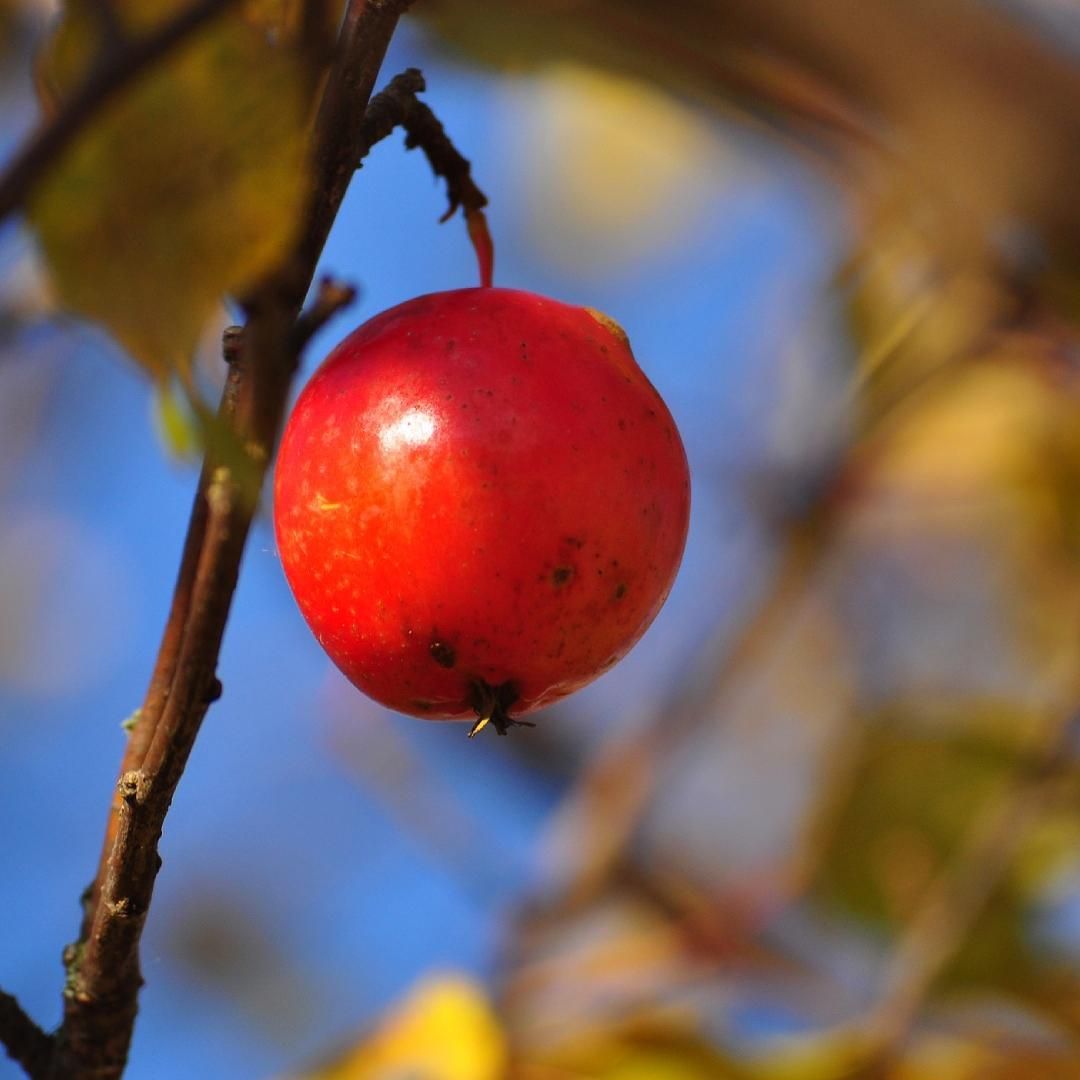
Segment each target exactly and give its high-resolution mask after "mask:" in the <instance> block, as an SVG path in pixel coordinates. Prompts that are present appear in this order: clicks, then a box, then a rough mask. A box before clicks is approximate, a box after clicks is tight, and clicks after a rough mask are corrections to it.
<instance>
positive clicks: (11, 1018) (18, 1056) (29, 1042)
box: [0, 990, 53, 1080]
mask: <svg viewBox="0 0 1080 1080" xmlns="http://www.w3.org/2000/svg"><path fill="white" fill-rule="evenodd" d="M0 1045H2V1046H3V1047H4V1049H5V1050H7V1053H8V1057H10V1058H11V1059H12V1061H17V1062H18V1063H19V1064H20V1065H21V1066H22V1067H23V1071H24V1072H25V1073H26V1075H27V1076H29V1077H30V1078H31V1080H38V1078H42V1077H44V1076H45V1075H46V1069H47V1068H48V1064H49V1056H50V1055H51V1053H52V1047H53V1041H52V1038H51V1036H49V1035H46V1034H45V1032H44V1031H42V1030H41V1028H39V1027H38V1026H37V1024H35V1023H34V1021H33V1020H31V1019H30V1017H29V1016H27V1015H26V1013H25V1012H24V1011H23V1008H22V1006H21V1005H20V1004H19V1003H18V1002H17V1001H16V1000H15V998H13V997H12V996H11V995H10V994H5V993H4V992H3V991H2V990H0Z"/></svg>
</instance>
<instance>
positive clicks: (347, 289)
mask: <svg viewBox="0 0 1080 1080" xmlns="http://www.w3.org/2000/svg"><path fill="white" fill-rule="evenodd" d="M356 296H357V290H356V286H355V285H349V284H348V283H347V282H344V281H336V280H335V279H334V278H332V277H324V278H323V279H322V280H321V281H320V282H319V289H318V292H316V294H315V299H314V300H313V301H312V303H311V305H310V306H309V307H308V308H306V309H305V310H304V311H303V312H301V314H300V317H299V318H298V319H297V320H296V327H295V329H294V331H293V346H294V348H295V349H296V350H297V352H299V351H300V350H301V349H303V348H304V346H305V345H307V343H308V342H309V341H310V340H311V339H312V338H313V337H314V336H315V335H316V334H317V333H318V332H319V331H320V330H321V329H322V328H323V327H324V326H325V325H326V324H327V323H328V322H329V321H330V320H331V319H332V318H333V317H334V316H335V315H336V314H337V313H338V312H339V311H341V310H342V308H345V307H348V306H349V304H351V303H352V302H353V301H354V300H355V299H356Z"/></svg>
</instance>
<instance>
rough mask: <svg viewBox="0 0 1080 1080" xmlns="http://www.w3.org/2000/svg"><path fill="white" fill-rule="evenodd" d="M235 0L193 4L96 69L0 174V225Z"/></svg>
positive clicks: (232, 4) (201, 1) (204, 0)
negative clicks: (121, 100)
mask: <svg viewBox="0 0 1080 1080" xmlns="http://www.w3.org/2000/svg"><path fill="white" fill-rule="evenodd" d="M237 2H238V0H197V2H196V3H193V4H192V5H191V7H189V8H185V9H184V10H183V11H181V12H180V13H179V14H178V15H175V16H173V18H171V19H169V20H168V21H167V22H165V23H163V24H162V25H161V26H160V27H159V28H158V29H156V30H153V31H151V32H150V33H148V34H146V35H145V37H141V38H138V39H136V40H134V41H132V42H131V43H130V44H129V45H128V46H126V47H125V48H123V49H121V50H119V51H118V52H116V54H115V55H113V56H110V58H109V61H108V63H107V64H106V65H98V66H95V67H94V68H93V70H91V72H90V74H89V75H87V77H86V80H85V82H84V83H83V84H82V86H81V87H79V89H77V90H76V91H75V92H74V93H73V94H72V96H71V97H70V98H69V99H68V100H67V101H65V102H64V104H63V106H62V107H61V109H60V111H59V112H58V113H57V114H56V115H55V116H54V117H53V118H52V119H51V120H50V121H49V122H48V123H47V124H46V125H45V126H44V127H42V128H39V129H38V131H37V132H36V133H35V134H34V135H32V136H31V137H30V139H29V140H28V141H27V142H26V143H25V144H24V146H23V148H22V149H21V150H20V151H19V152H18V153H17V154H16V155H15V157H14V158H13V159H12V161H11V164H10V165H9V166H8V167H7V169H6V170H5V172H4V174H3V175H2V176H0V221H3V220H4V219H5V218H7V216H8V215H9V214H12V213H14V212H15V211H16V210H18V209H20V208H21V207H22V206H23V205H24V204H25V202H26V200H27V198H28V197H29V196H30V194H31V192H32V191H33V189H34V185H35V184H37V182H38V181H39V180H40V179H41V177H42V176H43V175H44V174H45V172H46V171H47V170H48V169H49V167H50V166H51V165H52V164H53V163H54V162H55V161H56V160H57V159H58V158H59V157H60V155H61V154H62V153H63V152H64V151H65V150H66V149H67V148H68V147H69V146H70V145H71V143H72V142H73V141H74V140H75V138H76V137H77V136H78V135H79V134H80V133H81V132H82V131H83V130H84V129H85V127H86V126H87V124H89V123H90V121H92V120H93V119H94V117H96V116H97V114H98V113H99V112H100V111H101V109H102V107H103V106H104V105H106V104H107V103H108V101H109V100H110V99H111V98H112V97H113V95H114V94H116V93H117V92H118V91H120V90H122V89H123V88H124V87H125V86H127V85H128V84H129V83H131V82H133V81H134V80H135V79H136V78H138V76H139V75H141V74H142V73H143V72H145V71H146V70H147V69H148V68H150V67H151V66H152V65H153V64H155V63H157V62H158V61H159V60H161V59H162V58H163V57H165V56H166V55H168V54H169V53H170V52H172V51H173V50H174V49H175V48H177V47H178V46H179V45H181V44H183V42H184V41H186V40H187V39H188V38H189V37H191V35H192V34H194V33H195V32H196V31H197V30H199V29H201V28H202V27H203V26H204V25H205V24H206V23H207V22H208V21H209V20H210V19H212V18H214V17H216V16H218V15H220V14H222V13H223V12H224V11H225V10H226V9H227V8H230V7H233V6H235V5H236V3H237Z"/></svg>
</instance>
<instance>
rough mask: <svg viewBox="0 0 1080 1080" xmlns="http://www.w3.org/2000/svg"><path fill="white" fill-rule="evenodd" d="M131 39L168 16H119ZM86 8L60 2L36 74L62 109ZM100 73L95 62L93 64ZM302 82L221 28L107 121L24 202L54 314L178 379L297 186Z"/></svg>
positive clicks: (274, 237) (246, 28) (85, 52)
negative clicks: (97, 326)
mask: <svg viewBox="0 0 1080 1080" xmlns="http://www.w3.org/2000/svg"><path fill="white" fill-rule="evenodd" d="M117 6H118V7H119V8H120V10H121V12H122V14H123V18H124V20H125V26H126V28H127V30H129V31H133V32H145V31H146V29H147V28H148V27H150V26H152V25H154V24H155V23H156V22H158V21H159V20H160V19H161V18H162V17H163V16H165V15H166V14H168V12H170V11H172V10H173V9H175V8H176V7H177V6H178V4H177V3H176V2H175V0H170V2H161V0H158V2H156V3H141V2H140V3H135V2H134V0H126V2H125V3H123V4H122V5H117ZM91 7H92V5H90V4H88V3H86V2H85V0H84V2H82V3H80V2H73V3H72V4H70V5H69V7H68V13H67V16H66V18H65V19H64V21H63V22H62V23H61V24H60V26H59V28H58V30H57V32H56V35H55V37H54V38H53V40H52V41H51V43H50V46H49V50H48V53H47V55H46V56H45V57H44V58H43V61H42V65H41V80H42V83H43V86H44V87H45V93H46V97H47V99H48V100H50V101H52V102H53V103H54V106H55V107H57V108H62V103H63V100H64V98H65V96H66V94H67V93H68V92H69V91H70V89H71V87H72V86H73V85H74V84H75V83H76V82H77V80H78V79H79V77H81V75H82V74H83V73H84V72H85V71H86V70H87V69H88V67H89V66H90V65H91V64H93V63H95V62H98V61H97V58H98V56H99V53H100V49H101V46H100V44H99V42H98V40H97V37H98V35H97V34H96V33H95V26H96V23H94V21H93V19H92V15H91V13H90V8H91ZM101 62H107V60H103V61H101ZM307 87H308V82H307V81H306V79H305V77H304V73H303V70H302V67H301V64H300V60H299V57H298V55H296V54H295V52H291V51H287V50H286V49H284V48H280V47H276V46H275V45H274V44H273V43H272V42H271V40H270V39H269V38H268V37H267V35H266V34H265V33H264V32H263V31H262V30H260V29H259V28H258V27H256V26H253V25H252V24H251V23H249V22H248V21H247V20H246V19H245V18H244V17H243V14H242V13H241V14H236V15H231V16H223V17H220V18H218V19H217V20H215V21H213V22H212V23H211V24H210V25H209V26H208V28H207V29H206V30H204V31H202V32H201V33H200V34H199V35H198V36H197V37H196V38H195V39H194V40H192V41H191V42H189V43H188V44H186V45H185V46H184V47H183V48H182V49H180V50H179V51H177V52H175V53H173V54H171V55H170V56H169V57H168V58H167V59H166V60H165V61H164V62H163V63H161V64H159V65H158V66H157V67H156V68H154V69H153V70H152V71H150V72H149V73H148V74H146V75H145V76H144V77H143V78H141V79H140V80H139V81H138V82H137V83H135V84H134V85H133V86H131V87H130V88H129V89H128V90H127V91H126V92H125V93H123V94H122V95H120V96H119V97H118V98H117V99H116V100H115V101H113V102H112V103H111V104H110V105H108V106H107V107H106V109H105V110H104V111H103V112H102V113H101V114H100V116H99V117H98V118H97V119H96V121H95V122H94V123H93V124H92V125H91V126H90V127H88V129H87V130H86V131H85V132H84V133H83V134H82V135H81V136H80V137H79V138H78V139H77V140H76V141H75V143H74V144H73V145H72V147H71V148H70V150H69V151H68V152H67V153H66V154H65V156H64V157H63V159H62V160H61V161H60V162H59V164H58V165H57V167H56V168H55V169H54V170H53V171H52V172H51V173H50V174H49V175H48V176H47V177H46V178H45V180H44V181H43V182H42V184H41V185H40V186H39V188H38V189H37V191H36V192H35V194H34V197H33V200H32V202H31V205H30V216H31V220H32V222H33V225H34V227H35V229H36V231H37V235H38V239H39V241H40V243H41V246H42V248H43V251H44V255H45V259H46V261H47V263H48V266H49V268H50V270H51V272H52V275H53V278H54V281H55V284H56V288H57V292H58V294H59V297H60V299H61V302H62V303H63V304H64V305H65V306H67V307H68V308H70V309H72V310H73V311H76V312H78V313H79V314H81V315H83V316H85V317H87V318H90V319H94V320H96V321H98V322H101V323H102V324H104V325H105V326H106V327H107V328H108V329H109V330H110V331H111V332H112V334H113V335H114V336H115V337H116V338H117V339H118V340H119V341H120V342H121V344H122V345H123V346H124V347H125V348H126V349H127V350H128V351H129V352H130V353H131V355H132V356H133V357H134V358H135V359H136V360H137V361H138V362H139V363H140V364H142V365H143V366H144V367H146V368H147V369H148V370H149V371H151V372H152V373H153V374H154V375H156V376H158V377H162V376H164V375H165V373H167V372H168V371H170V370H179V371H180V372H182V373H183V372H184V371H186V369H187V367H188V365H189V363H190V358H191V353H192V351H193V349H194V347H195V344H196V341H197V339H198V336H199V332H200V330H201V328H202V326H203V324H204V323H205V322H206V320H207V319H208V318H209V317H210V316H211V315H213V313H214V311H215V310H216V305H217V304H218V302H219V301H220V298H221V295H222V294H223V293H228V292H238V291H242V290H243V289H244V288H246V287H247V286H250V285H251V284H253V283H254V281H255V280H257V278H258V277H259V276H260V275H261V274H263V273H264V272H266V271H267V270H269V268H270V267H271V266H272V265H274V263H275V262H276V261H277V260H278V259H279V258H281V257H282V255H283V254H284V252H285V251H286V250H287V248H288V245H289V243H290V242H291V240H292V237H293V235H294V232H295V229H296V224H297V219H298V210H299V208H300V205H301V201H302V199H303V197H304V193H305V188H306V178H305V168H304V146H305V133H306V125H307V101H306V96H307Z"/></svg>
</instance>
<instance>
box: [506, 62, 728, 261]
mask: <svg viewBox="0 0 1080 1080" xmlns="http://www.w3.org/2000/svg"><path fill="white" fill-rule="evenodd" d="M510 100H511V104H512V109H513V112H512V117H511V120H510V125H511V131H512V133H513V138H514V139H515V140H516V141H517V142H518V143H519V144H520V149H519V151H518V153H516V154H515V155H514V157H515V158H516V159H517V160H519V161H520V162H521V166H520V177H519V178H518V183H519V184H520V186H521V187H522V188H524V190H525V202H526V205H527V206H528V207H529V211H530V231H531V239H532V241H533V243H534V244H535V245H536V246H537V247H538V249H539V250H540V251H542V252H543V253H544V254H546V255H547V256H548V257H549V258H552V259H554V260H556V261H558V262H559V263H560V264H562V265H563V266H565V267H567V268H568V269H569V270H571V271H572V272H574V273H577V274H581V273H583V272H593V273H595V272H598V271H601V270H602V271H605V272H607V273H611V272H612V271H617V270H618V269H619V268H620V267H622V266H624V265H625V264H626V262H627V260H628V259H634V258H640V257H641V256H642V255H644V254H648V253H651V252H654V251H656V250H658V249H665V248H667V249H670V248H673V247H678V246H679V245H680V244H681V243H684V242H685V240H686V237H687V235H688V233H690V231H691V230H692V229H693V227H694V223H695V221H696V220H697V218H698V217H699V215H700V213H701V212H702V210H703V208H704V205H705V202H706V200H707V198H708V197H709V195H710V193H711V191H712V190H713V189H714V188H715V187H717V186H720V185H721V184H722V183H723V181H724V179H725V177H724V174H725V173H729V174H730V173H731V172H732V171H733V169H734V166H733V160H734V156H733V155H732V154H731V153H729V152H725V150H724V147H723V144H722V143H721V142H720V141H719V139H718V138H717V136H716V133H715V129H714V126H713V125H711V124H710V123H709V122H708V121H707V119H706V118H705V116H704V115H703V114H701V113H700V112H699V111H697V110H695V109H693V108H691V107H690V106H689V105H687V104H686V103H684V102H681V101H679V100H678V99H677V98H675V97H674V96H673V95H669V94H666V93H664V92H663V91H661V90H659V89H658V88H656V87H655V86H654V85H652V84H650V83H649V82H647V81H645V80H643V79H631V78H626V77H623V76H618V75H614V74H611V73H607V72H602V71H598V70H596V69H593V68H588V67H585V66H583V65H580V64H571V63H560V64H557V65H554V66H552V67H551V68H550V69H548V70H546V71H545V72H544V73H543V74H541V75H537V76H536V77H535V78H534V79H531V80H529V82H528V83H526V85H525V93H522V94H520V95H514V96H513V97H512V98H511V99H510ZM553 161H557V162H558V163H559V166H558V168H556V169H552V168H551V167H550V163H551V162H553Z"/></svg>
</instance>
